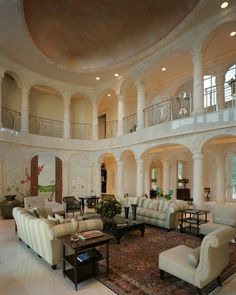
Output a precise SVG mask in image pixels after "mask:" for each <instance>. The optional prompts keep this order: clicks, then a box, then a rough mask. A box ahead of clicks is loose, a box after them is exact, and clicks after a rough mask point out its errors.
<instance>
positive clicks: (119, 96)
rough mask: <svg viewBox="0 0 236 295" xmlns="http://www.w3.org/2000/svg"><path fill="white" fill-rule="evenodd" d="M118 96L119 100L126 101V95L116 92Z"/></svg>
mask: <svg viewBox="0 0 236 295" xmlns="http://www.w3.org/2000/svg"><path fill="white" fill-rule="evenodd" d="M116 96H117V99H118V101H124V99H125V97H124V95H123V94H121V93H120V92H119V93H116Z"/></svg>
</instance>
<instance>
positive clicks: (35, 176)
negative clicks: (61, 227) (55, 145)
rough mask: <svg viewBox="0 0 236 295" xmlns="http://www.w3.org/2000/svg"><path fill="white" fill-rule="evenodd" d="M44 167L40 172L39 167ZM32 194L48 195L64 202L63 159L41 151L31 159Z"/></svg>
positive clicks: (58, 201)
mask: <svg viewBox="0 0 236 295" xmlns="http://www.w3.org/2000/svg"><path fill="white" fill-rule="evenodd" d="M42 166H43V169H42V170H41V171H40V173H39V167H42ZM31 195H32V196H38V195H47V196H49V197H50V198H51V199H52V200H53V201H55V202H57V203H61V204H62V160H61V159H60V158H58V157H55V155H53V154H52V153H47V152H41V153H39V154H38V155H36V156H34V157H33V158H32V159H31Z"/></svg>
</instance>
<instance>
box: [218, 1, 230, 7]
mask: <svg viewBox="0 0 236 295" xmlns="http://www.w3.org/2000/svg"><path fill="white" fill-rule="evenodd" d="M228 5H229V3H228V2H223V3H222V4H221V5H220V7H221V8H226V7H227V6H228Z"/></svg>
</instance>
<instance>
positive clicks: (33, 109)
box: [29, 89, 64, 121]
mask: <svg viewBox="0 0 236 295" xmlns="http://www.w3.org/2000/svg"><path fill="white" fill-rule="evenodd" d="M29 113H30V115H31V116H36V117H41V118H46V119H51V120H59V121H63V120H64V106H63V100H62V98H61V97H59V96H58V95H55V94H50V93H47V92H43V91H37V90H34V89H32V90H31V91H30V95H29Z"/></svg>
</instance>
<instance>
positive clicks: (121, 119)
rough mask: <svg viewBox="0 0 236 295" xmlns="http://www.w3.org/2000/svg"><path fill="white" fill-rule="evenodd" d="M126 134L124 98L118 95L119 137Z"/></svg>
mask: <svg viewBox="0 0 236 295" xmlns="http://www.w3.org/2000/svg"><path fill="white" fill-rule="evenodd" d="M123 134H124V96H123V95H121V94H119V95H118V130H117V136H121V135H123Z"/></svg>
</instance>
